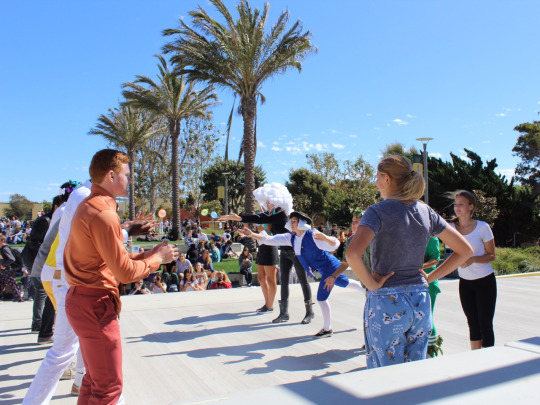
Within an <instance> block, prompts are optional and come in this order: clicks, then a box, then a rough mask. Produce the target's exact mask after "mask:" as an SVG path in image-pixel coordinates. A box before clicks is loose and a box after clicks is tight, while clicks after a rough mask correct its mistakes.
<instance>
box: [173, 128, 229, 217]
mask: <svg viewBox="0 0 540 405" xmlns="http://www.w3.org/2000/svg"><path fill="white" fill-rule="evenodd" d="M182 130H183V131H184V132H185V134H184V136H182V140H183V142H182V145H181V146H182V147H181V149H182V153H183V159H182V161H181V164H180V171H181V174H182V178H183V179H184V181H183V182H182V184H181V185H180V188H181V190H182V193H183V195H184V196H187V195H191V196H192V197H193V199H194V202H195V204H194V208H195V216H196V218H199V213H200V210H201V206H202V204H203V202H204V201H205V200H206V198H205V197H206V196H205V193H204V191H202V188H201V187H202V185H203V183H204V177H203V174H204V171H205V169H206V167H207V166H208V162H211V161H212V160H213V156H214V151H215V145H216V142H217V141H218V139H219V136H220V135H219V131H217V130H216V129H215V128H214V126H213V125H212V123H211V122H210V121H209V120H207V119H203V118H198V119H194V118H190V119H188V120H186V124H185V125H184V127H183V129H182Z"/></svg>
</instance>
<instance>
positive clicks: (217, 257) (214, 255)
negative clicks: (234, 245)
mask: <svg viewBox="0 0 540 405" xmlns="http://www.w3.org/2000/svg"><path fill="white" fill-rule="evenodd" d="M209 248H210V249H209V250H210V257H211V259H212V263H217V262H220V261H221V252H220V251H219V249H218V248H217V247H216V245H214V244H213V243H210V245H209Z"/></svg>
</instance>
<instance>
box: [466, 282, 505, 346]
mask: <svg viewBox="0 0 540 405" xmlns="http://www.w3.org/2000/svg"><path fill="white" fill-rule="evenodd" d="M459 298H460V300H461V307H462V308H463V312H465V316H466V317H467V322H468V324H469V336H470V340H471V341H477V340H481V341H482V347H490V346H493V345H495V334H494V333H493V317H494V316H495V303H496V302H497V282H496V280H495V274H493V273H491V274H490V275H488V276H486V277H482V278H479V279H476V280H465V279H463V278H460V279H459Z"/></svg>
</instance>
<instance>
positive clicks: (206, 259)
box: [196, 249, 214, 274]
mask: <svg viewBox="0 0 540 405" xmlns="http://www.w3.org/2000/svg"><path fill="white" fill-rule="evenodd" d="M196 262H200V263H202V265H203V268H204V270H205V271H206V274H209V272H212V271H214V266H212V258H211V257H210V252H209V251H208V250H206V249H203V250H201V255H200V256H199V257H198V258H197V260H196Z"/></svg>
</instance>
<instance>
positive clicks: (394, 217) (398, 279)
mask: <svg viewBox="0 0 540 405" xmlns="http://www.w3.org/2000/svg"><path fill="white" fill-rule="evenodd" d="M360 225H366V226H369V227H370V228H371V230H372V231H373V232H374V233H375V237H374V238H373V239H372V241H371V244H370V247H371V265H372V268H373V270H374V271H376V272H377V273H379V274H381V275H386V274H388V273H390V272H392V271H394V272H395V274H394V275H393V276H392V277H390V278H389V279H388V280H387V281H386V283H385V284H384V287H401V286H407V285H415V284H424V283H425V280H424V277H423V276H422V275H421V274H420V272H419V271H418V269H419V268H420V267H422V265H423V263H424V252H425V250H426V246H427V243H428V241H429V238H430V237H432V236H437V235H438V234H440V233H441V232H442V231H444V230H445V229H446V227H447V226H448V224H447V223H446V221H445V220H444V219H442V218H441V216H440V215H439V214H437V213H436V212H435V211H433V210H432V209H431V208H430V207H429V206H427V205H426V204H424V203H422V202H418V201H417V202H414V203H413V204H411V205H409V204H406V203H404V202H402V201H397V200H384V201H381V202H380V203H378V204H374V205H372V206H371V207H369V208H368V209H367V210H366V213H365V214H364V215H363V216H362V219H361V220H360Z"/></svg>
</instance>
